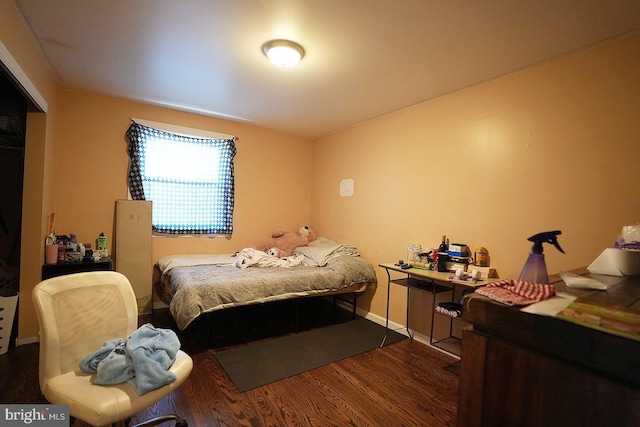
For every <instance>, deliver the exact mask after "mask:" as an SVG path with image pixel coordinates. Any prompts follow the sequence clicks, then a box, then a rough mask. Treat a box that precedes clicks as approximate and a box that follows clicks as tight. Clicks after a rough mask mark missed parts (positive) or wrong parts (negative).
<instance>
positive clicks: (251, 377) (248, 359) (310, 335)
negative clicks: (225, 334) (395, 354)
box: [214, 318, 406, 392]
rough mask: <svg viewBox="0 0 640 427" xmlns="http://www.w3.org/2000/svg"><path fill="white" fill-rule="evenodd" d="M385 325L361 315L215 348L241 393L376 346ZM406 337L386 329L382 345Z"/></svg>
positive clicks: (383, 332)
mask: <svg viewBox="0 0 640 427" xmlns="http://www.w3.org/2000/svg"><path fill="white" fill-rule="evenodd" d="M384 336H385V327H384V326H381V325H378V324H377V323H374V322H371V321H369V320H366V319H364V318H357V319H356V320H351V321H349V322H344V323H339V324H334V325H330V326H324V327H318V328H315V329H311V330H308V331H305V332H300V333H297V334H291V335H286V336H282V337H277V338H272V339H268V340H264V341H260V342H256V343H251V344H248V345H244V346H240V347H235V348H231V349H228V350H221V351H215V352H214V354H215V356H216V358H217V359H218V361H219V362H220V364H221V365H222V366H223V367H224V369H225V371H226V372H227V374H228V375H229V377H230V378H231V380H232V381H233V382H234V384H235V385H236V386H237V387H238V390H240V391H241V392H244V391H247V390H250V389H252V388H255V387H260V386H263V385H266V384H269V383H272V382H275V381H278V380H281V379H284V378H288V377H291V376H294V375H297V374H300V373H302V372H306V371H309V370H311V369H315V368H318V367H320V366H324V365H328V364H330V363H333V362H337V361H339V360H342V359H345V358H347V357H351V356H355V355H357V354H360V353H364V352H367V351H370V350H374V349H376V348H378V347H379V346H380V344H381V343H382V340H383V338H384ZM404 338H406V336H404V335H402V334H399V333H397V332H394V331H388V336H387V339H386V341H385V346H387V345H390V344H393V343H395V342H397V341H400V340H402V339H404Z"/></svg>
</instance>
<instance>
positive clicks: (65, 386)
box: [43, 351, 193, 426]
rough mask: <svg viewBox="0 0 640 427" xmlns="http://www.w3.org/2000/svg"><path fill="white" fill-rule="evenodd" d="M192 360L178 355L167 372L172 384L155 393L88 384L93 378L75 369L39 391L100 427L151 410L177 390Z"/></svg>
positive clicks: (187, 373) (72, 412)
mask: <svg viewBox="0 0 640 427" xmlns="http://www.w3.org/2000/svg"><path fill="white" fill-rule="evenodd" d="M192 368H193V360H192V359H191V357H189V356H188V355H187V354H186V353H184V352H183V351H178V354H177V355H176V360H175V362H174V363H173V365H172V366H171V368H170V371H171V372H173V373H174V374H175V375H176V381H175V382H174V383H171V384H169V385H166V386H164V387H161V388H159V389H156V390H153V391H150V392H148V393H145V394H143V395H138V394H137V393H136V391H135V389H134V388H133V387H131V386H130V385H129V384H126V383H123V384H117V385H109V386H102V385H96V384H92V383H91V379H92V377H93V376H94V375H90V374H87V373H85V372H82V371H81V370H80V369H77V370H75V371H72V372H67V373H65V374H62V375H58V376H56V377H53V378H50V379H49V381H47V383H46V385H45V389H44V391H43V394H44V396H45V397H46V398H47V400H48V401H49V402H51V403H54V404H68V405H69V413H70V415H72V416H73V417H76V418H79V419H81V420H83V421H85V422H87V423H89V424H91V425H94V426H103V425H106V424H111V423H115V422H117V421H121V420H124V419H126V418H128V417H130V416H132V415H134V414H136V413H138V412H140V411H142V410H143V409H145V408H147V407H149V406H151V405H152V404H154V403H155V402H157V401H158V400H160V399H162V398H163V397H164V396H166V395H167V394H169V393H171V392H172V391H174V390H175V389H177V388H178V387H179V386H180V385H181V384H182V383H183V382H184V381H185V380H186V379H187V377H188V376H189V374H190V373H191V370H192Z"/></svg>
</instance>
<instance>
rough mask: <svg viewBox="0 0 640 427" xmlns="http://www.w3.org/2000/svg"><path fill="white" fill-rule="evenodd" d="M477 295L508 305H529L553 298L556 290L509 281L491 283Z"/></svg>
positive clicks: (520, 281)
mask: <svg viewBox="0 0 640 427" xmlns="http://www.w3.org/2000/svg"><path fill="white" fill-rule="evenodd" d="M476 293H478V294H480V295H484V296H486V297H489V298H491V299H494V300H496V301H500V302H501V303H503V304H507V305H529V304H533V303H534V302H539V301H542V300H545V299H547V298H550V297H552V296H553V295H555V290H554V287H553V285H544V284H539V283H532V282H524V281H522V280H513V279H507V280H500V281H499V282H493V283H489V284H488V285H487V286H483V287H481V288H478V289H476Z"/></svg>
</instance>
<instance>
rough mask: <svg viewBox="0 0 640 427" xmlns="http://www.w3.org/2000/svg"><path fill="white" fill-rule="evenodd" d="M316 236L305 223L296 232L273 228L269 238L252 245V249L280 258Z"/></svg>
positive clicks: (305, 244)
mask: <svg viewBox="0 0 640 427" xmlns="http://www.w3.org/2000/svg"><path fill="white" fill-rule="evenodd" d="M317 238H318V236H317V235H316V232H315V231H313V229H312V228H311V227H309V226H307V225H305V226H304V227H300V229H299V230H298V231H297V232H295V233H294V232H292V231H286V230H275V231H274V232H273V233H272V234H271V238H270V239H267V240H264V241H261V242H259V243H257V244H255V245H253V246H251V247H252V248H254V249H257V250H260V251H265V252H266V253H268V254H269V255H272V256H275V257H278V258H282V257H287V256H291V254H293V251H294V250H295V248H297V247H299V246H307V245H308V244H309V243H310V242H313V241H314V240H316V239H317Z"/></svg>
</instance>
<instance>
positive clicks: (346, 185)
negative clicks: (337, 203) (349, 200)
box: [340, 178, 353, 197]
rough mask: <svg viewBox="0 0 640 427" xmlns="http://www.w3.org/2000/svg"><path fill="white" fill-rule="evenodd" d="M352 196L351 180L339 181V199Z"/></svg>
mask: <svg viewBox="0 0 640 427" xmlns="http://www.w3.org/2000/svg"><path fill="white" fill-rule="evenodd" d="M351 196H353V179H351V178H349V179H343V180H342V181H340V197H351Z"/></svg>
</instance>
